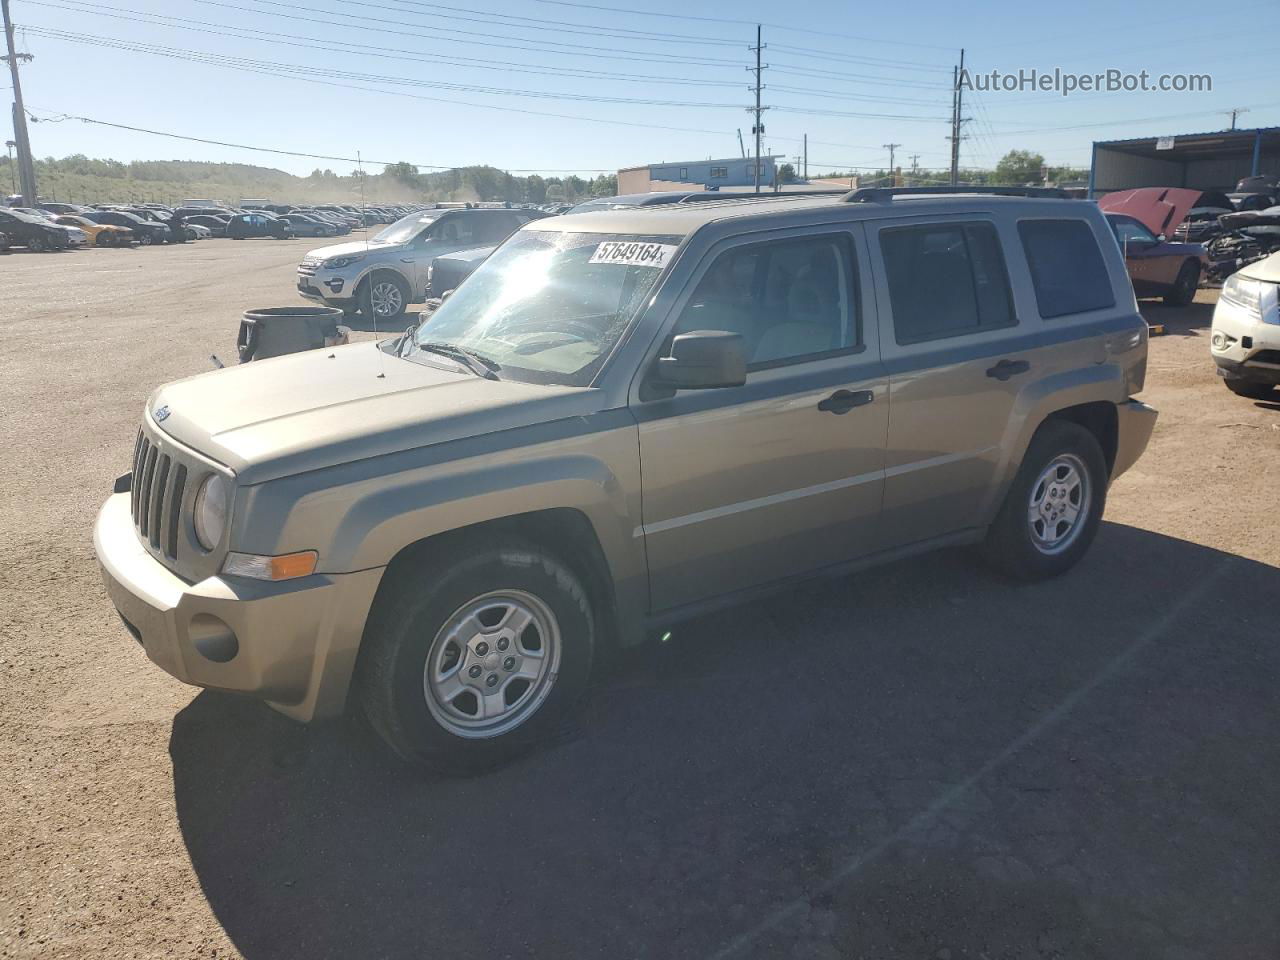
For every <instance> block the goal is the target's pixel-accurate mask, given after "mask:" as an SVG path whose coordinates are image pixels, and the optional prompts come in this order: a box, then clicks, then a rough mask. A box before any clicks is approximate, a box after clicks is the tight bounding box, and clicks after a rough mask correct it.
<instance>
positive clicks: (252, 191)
mask: <svg viewBox="0 0 1280 960" xmlns="http://www.w3.org/2000/svg"><path fill="white" fill-rule="evenodd" d="M11 173H12V169H11V168H10V166H9V158H8V157H6V156H0V183H4V185H5V188H7V187H8V183H7V181H8V180H9V179H10V177H11ZM36 179H37V182H38V184H39V190H40V196H41V197H43V198H44V199H46V200H59V201H62V202H63V203H110V202H120V203H127V202H141V203H176V202H178V201H181V200H184V199H187V198H189V197H191V198H195V197H200V198H206V199H210V200H215V201H218V202H220V203H229V204H235V203H238V202H239V201H240V200H242V199H247V198H250V197H252V198H255V199H256V198H265V199H269V200H272V201H275V202H278V203H353V204H359V203H360V200H361V177H360V176H359V175H358V174H357V172H356V171H354V170H353V171H350V172H348V173H346V174H338V173H335V172H334V171H332V170H320V169H317V170H313V171H312V172H311V175H310V176H306V177H299V176H295V175H293V174H291V173H286V172H285V171H283V170H276V169H274V168H272V167H259V166H254V165H251V164H244V163H207V162H204V161H200V160H145V161H134V162H132V163H122V162H121V161H119V160H98V159H92V158H90V157H86V156H84V155H83V154H76V155H74V156H70V157H63V158H62V159H60V160H58V159H54V158H53V157H47V158H45V159H43V160H37V161H36ZM363 179H364V185H363V186H364V191H363V192H364V200H365V202H366V203H369V204H371V205H372V204H377V203H412V202H427V201H432V200H454V201H458V200H510V201H512V202H533V203H542V202H544V201H547V200H560V199H566V200H575V199H578V198H579V197H584V196H601V195H612V194H613V193H615V192H616V178H614V177H612V176H609V177H599V178H597V179H595V180H591V181H587V180H582V179H581V178H578V177H569V178H566V179H564V180H561V179H559V178H543V177H539V176H537V175H534V176H530V177H513V176H511V175H510V174H508V173H505V172H503V171H502V170H499V169H497V168H496V167H489V166H479V167H464V168H460V169H457V170H445V171H441V172H438V173H422V174H420V173H418V170H417V168H416V167H414V166H412V165H411V164H407V163H397V164H392V165H391V166H388V167H387V168H386V169H385V170H384V171H383V172H382V173H372V172H370V171H366V173H365V176H364V178H363Z"/></svg>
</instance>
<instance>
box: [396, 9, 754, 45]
mask: <svg viewBox="0 0 1280 960" xmlns="http://www.w3.org/2000/svg"><path fill="white" fill-rule="evenodd" d="M397 2H398V3H401V4H405V5H407V6H413V7H428V8H431V9H435V10H449V11H455V12H456V11H461V12H463V13H478V14H481V15H482V16H484V17H489V18H497V17H501V18H502V19H504V20H519V21H522V22H523V23H529V24H535V23H547V24H554V25H556V27H585V28H586V29H585V30H562V31H559V32H563V33H590V34H591V35H593V36H624V35H633V36H635V37H636V39H650V40H655V41H663V42H667V43H714V44H722V45H726V46H734V47H736V46H738V45H739V44H740V43H741V41H739V40H729V39H727V38H724V37H707V36H697V37H695V36H691V35H689V34H687V33H667V32H665V31H664V32H663V33H654V32H653V31H650V30H630V29H627V28H625V27H615V26H610V27H599V26H596V25H594V24H589V23H578V22H575V21H571V20H550V19H547V18H545V17H521V16H517V15H516V14H513V13H490V12H489V11H487V10H476V9H474V8H472V7H453V6H448V5H446V4H443V3H427V2H425V0H397ZM388 9H393V8H390V7H389V8H388ZM406 12H407V11H406ZM454 19H458V20H464V19H468V18H466V17H455V18H454ZM475 22H477V23H485V22H492V21H491V20H490V21H486V20H476V21H475ZM505 25H506V26H516V24H505ZM556 27H548V28H541V27H534V28H531V29H556Z"/></svg>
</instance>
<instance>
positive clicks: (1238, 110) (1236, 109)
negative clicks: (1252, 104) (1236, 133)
mask: <svg viewBox="0 0 1280 960" xmlns="http://www.w3.org/2000/svg"><path fill="white" fill-rule="evenodd" d="M1222 112H1223V113H1225V114H1230V115H1231V129H1232V130H1234V129H1235V128H1236V117H1237V116H1238V115H1240V114H1242V113H1248V112H1249V108H1248V107H1232V108H1231V109H1230V110H1223V111H1222Z"/></svg>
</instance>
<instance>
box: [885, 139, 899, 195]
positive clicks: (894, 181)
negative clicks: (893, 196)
mask: <svg viewBox="0 0 1280 960" xmlns="http://www.w3.org/2000/svg"><path fill="white" fill-rule="evenodd" d="M881 146H883V147H884V148H885V149H886V150H888V151H889V186H891V187H896V186H897V185H898V178H897V177H895V176H894V175H893V151H895V150H897V149H898V147H900V146H902V144H900V143H884V144H881Z"/></svg>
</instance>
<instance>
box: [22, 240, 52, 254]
mask: <svg viewBox="0 0 1280 960" xmlns="http://www.w3.org/2000/svg"><path fill="white" fill-rule="evenodd" d="M27 249H28V250H30V251H31V252H32V253H44V252H45V251H46V250H48V249H49V247H48V245H47V244H46V243H45V240H44V237H32V238H31V239H30V240H28V241H27Z"/></svg>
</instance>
